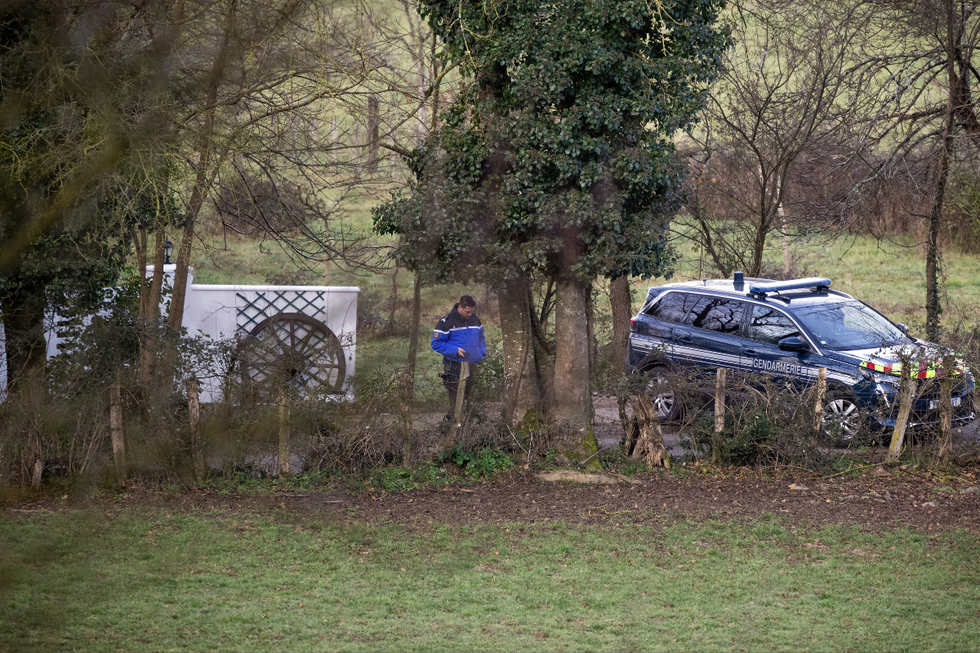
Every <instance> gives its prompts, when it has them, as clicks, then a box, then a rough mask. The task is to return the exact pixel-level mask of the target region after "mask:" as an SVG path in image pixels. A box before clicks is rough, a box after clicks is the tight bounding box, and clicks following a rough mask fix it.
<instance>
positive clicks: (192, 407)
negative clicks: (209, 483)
mask: <svg viewBox="0 0 980 653" xmlns="http://www.w3.org/2000/svg"><path fill="white" fill-rule="evenodd" d="M187 413H188V417H189V419H190V423H191V462H192V463H193V466H194V478H195V479H197V480H201V479H203V478H204V447H203V446H202V443H201V426H200V424H201V400H200V396H199V395H198V392H197V379H187Z"/></svg>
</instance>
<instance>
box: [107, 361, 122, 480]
mask: <svg viewBox="0 0 980 653" xmlns="http://www.w3.org/2000/svg"><path fill="white" fill-rule="evenodd" d="M109 430H110V432H111V433H112V459H113V462H114V463H115V467H116V480H117V482H118V483H119V484H120V485H121V484H122V483H123V482H124V481H125V480H126V441H125V439H124V437H123V419H122V397H121V389H120V387H119V383H118V379H117V382H116V383H114V384H112V385H111V386H109Z"/></svg>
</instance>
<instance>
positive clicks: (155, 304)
mask: <svg viewBox="0 0 980 653" xmlns="http://www.w3.org/2000/svg"><path fill="white" fill-rule="evenodd" d="M166 241H167V236H166V234H164V233H162V232H157V234H156V245H155V250H154V253H153V279H152V280H151V281H150V288H149V291H148V293H147V296H146V303H145V305H144V303H143V301H142V300H141V301H140V305H141V310H140V322H141V323H142V325H143V327H144V331H143V336H142V337H141V338H140V368H139V381H140V384H141V385H146V384H147V383H149V382H150V379H152V378H153V371H154V368H155V367H156V362H157V347H158V345H159V343H158V340H157V337H156V333H154V332H153V328H154V327H153V323H154V322H155V321H156V319H157V318H158V317H159V316H160V296H161V295H162V294H163V274H164V271H163V265H164V255H165V252H164V245H165V243H166ZM142 273H143V275H145V274H146V269H145V268H144V269H143V271H142ZM143 285H144V286H145V285H146V284H145V281H144V284H143ZM142 292H143V291H142V289H140V294H141V295H142Z"/></svg>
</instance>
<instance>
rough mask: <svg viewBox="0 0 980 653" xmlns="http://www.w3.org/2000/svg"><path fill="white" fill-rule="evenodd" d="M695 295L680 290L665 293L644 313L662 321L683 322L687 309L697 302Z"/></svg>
mask: <svg viewBox="0 0 980 653" xmlns="http://www.w3.org/2000/svg"><path fill="white" fill-rule="evenodd" d="M697 300H698V296H697V295H689V294H687V293H682V292H671V293H667V294H666V295H664V296H663V297H661V298H660V301H658V302H656V303H655V304H653V306H651V307H650V308H648V309H647V310H646V314H647V315H649V316H651V317H655V318H657V319H658V320H663V321H664V322H672V323H674V324H683V323H684V318H686V317H687V313H688V311H690V310H691V307H692V306H693V305H694V304H695V302H697Z"/></svg>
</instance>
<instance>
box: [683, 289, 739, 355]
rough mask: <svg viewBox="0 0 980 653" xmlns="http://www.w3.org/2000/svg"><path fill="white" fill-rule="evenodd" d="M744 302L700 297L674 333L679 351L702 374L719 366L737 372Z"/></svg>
mask: <svg viewBox="0 0 980 653" xmlns="http://www.w3.org/2000/svg"><path fill="white" fill-rule="evenodd" d="M746 307H747V304H746V302H743V301H739V300H737V299H729V298H726V297H712V296H709V295H704V296H702V297H701V298H700V299H699V300H698V302H697V304H695V305H694V307H693V308H692V309H691V312H690V313H689V314H688V316H687V320H686V322H685V325H684V326H683V327H680V326H679V327H677V328H676V329H675V330H674V340H675V343H676V347H677V349H678V351H683V352H684V355H685V358H686V359H687V360H688V361H689V362H690V363H691V364H693V365H696V366H698V367H700V368H704V369H705V371H709V370H713V369H715V368H718V367H724V368H727V369H738V368H739V366H740V361H741V355H742V347H743V344H744V340H743V338H742V322H743V319H744V313H745V309H746Z"/></svg>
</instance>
